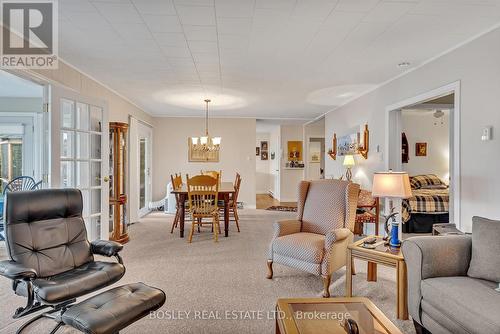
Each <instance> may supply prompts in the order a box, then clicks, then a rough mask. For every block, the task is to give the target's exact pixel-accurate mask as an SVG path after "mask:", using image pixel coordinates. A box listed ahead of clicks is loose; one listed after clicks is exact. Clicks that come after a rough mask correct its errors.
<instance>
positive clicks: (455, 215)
mask: <svg viewBox="0 0 500 334" xmlns="http://www.w3.org/2000/svg"><path fill="white" fill-rule="evenodd" d="M459 101H460V82H455V83H452V84H450V85H446V86H443V87H440V88H437V89H434V90H432V91H429V92H426V93H424V94H421V95H419V96H415V97H413V98H409V99H406V100H404V101H401V102H399V103H396V104H394V105H391V106H389V107H387V108H386V126H387V129H388V130H387V131H386V138H385V139H386V147H387V155H386V159H385V164H386V169H392V170H394V171H407V172H408V173H409V174H410V177H411V176H413V175H414V174H419V175H422V174H423V175H436V176H437V179H439V180H441V181H442V183H443V184H442V185H441V184H440V185H438V186H437V187H435V186H434V185H431V186H432V187H434V188H436V190H435V191H438V189H437V188H439V187H442V188H446V190H445V192H446V194H429V195H431V196H430V197H435V198H436V200H435V203H434V202H433V204H431V205H428V204H426V205H423V204H424V203H421V204H418V205H417V204H416V202H415V201H414V202H415V203H414V204H415V205H417V206H418V207H419V208H421V209H419V210H413V212H414V213H416V214H415V215H413V214H412V217H411V218H414V217H420V218H425V221H426V224H428V225H429V226H432V224H433V223H436V222H441V221H439V219H441V220H443V219H444V218H446V220H447V221H446V222H450V223H454V224H456V226H457V228H458V229H460V228H461V223H460V178H459V175H460V104H459ZM410 123H411V124H410ZM420 123H421V124H420ZM424 123H425V124H424ZM418 124H420V125H421V126H419V127H420V129H416V128H415V126H418ZM408 127H413V128H414V130H411V131H413V132H412V138H411V139H409V138H408V137H405V132H407V131H409V130H408ZM422 127H424V128H426V129H422ZM445 134H447V138H446V139H445V140H443V139H442V136H443V135H445ZM439 138H441V140H440V139H439ZM437 141H441V142H437ZM442 141H447V142H448V143H447V145H446V143H443V142H442ZM446 147H447V148H446ZM408 159H409V160H408ZM412 174H413V175H412ZM433 182H434V181H433ZM435 183H439V181H437V182H435ZM417 188H418V187H417ZM417 188H413V190H412V192H413V193H414V195H418V196H417V199H419V198H420V197H422V201H423V197H425V196H424V195H425V194H422V196H420V195H421V194H420V193H419V191H425V190H426V189H430V188H431V187H429V188H427V187H426V188H425V189H417ZM430 191H434V190H430ZM443 192H444V190H443ZM434 195H435V196H434ZM437 199H439V201H438V200H437ZM419 200H420V199H419ZM438 202H440V203H438ZM441 202H444V204H442V203H441ZM403 204H404V203H403ZM398 206H399V207H400V209H401V204H399V205H398ZM433 210H434V212H431V211H433ZM444 214H447V215H446V217H445V216H444ZM439 215H443V216H441V218H439ZM431 218H432V219H431ZM438 218H439V219H438ZM406 219H409V218H408V217H406ZM436 219H437V220H436ZM421 222H423V220H421Z"/></svg>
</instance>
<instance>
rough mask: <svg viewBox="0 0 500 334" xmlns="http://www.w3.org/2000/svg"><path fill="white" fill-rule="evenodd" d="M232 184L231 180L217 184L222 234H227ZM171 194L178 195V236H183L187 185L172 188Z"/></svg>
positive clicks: (233, 190)
mask: <svg viewBox="0 0 500 334" xmlns="http://www.w3.org/2000/svg"><path fill="white" fill-rule="evenodd" d="M235 191H236V190H235V188H234V184H233V183H232V182H221V183H220V185H219V196H218V200H219V201H224V236H225V237H227V236H229V200H230V199H231V196H232V195H234V193H235ZM172 194H177V195H179V202H180V203H179V207H180V211H181V212H180V219H179V233H180V237H181V238H184V216H185V214H186V201H187V200H188V190H187V185H186V184H182V185H181V186H180V187H179V188H177V189H174V190H173V191H172Z"/></svg>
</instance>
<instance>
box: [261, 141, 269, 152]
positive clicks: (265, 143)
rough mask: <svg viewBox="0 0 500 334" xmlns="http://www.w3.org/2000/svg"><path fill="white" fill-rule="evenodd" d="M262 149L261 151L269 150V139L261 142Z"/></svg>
mask: <svg viewBox="0 0 500 334" xmlns="http://www.w3.org/2000/svg"><path fill="white" fill-rule="evenodd" d="M260 150H261V151H267V150H268V144H267V140H266V141H261V142H260Z"/></svg>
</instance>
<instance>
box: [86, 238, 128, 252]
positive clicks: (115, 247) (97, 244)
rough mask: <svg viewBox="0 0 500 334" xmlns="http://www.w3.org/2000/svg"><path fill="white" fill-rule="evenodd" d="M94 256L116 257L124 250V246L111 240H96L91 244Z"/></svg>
mask: <svg viewBox="0 0 500 334" xmlns="http://www.w3.org/2000/svg"><path fill="white" fill-rule="evenodd" d="M90 249H91V251H92V253H93V254H97V255H104V256H115V255H117V254H118V252H120V251H121V250H122V249H123V245H122V244H120V243H119V242H116V241H111V240H94V241H92V242H91V243H90Z"/></svg>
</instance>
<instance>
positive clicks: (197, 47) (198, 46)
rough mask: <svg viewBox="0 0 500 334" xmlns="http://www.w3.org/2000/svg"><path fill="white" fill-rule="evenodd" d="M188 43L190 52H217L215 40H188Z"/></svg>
mask: <svg viewBox="0 0 500 334" xmlns="http://www.w3.org/2000/svg"><path fill="white" fill-rule="evenodd" d="M188 45H189V49H190V50H191V51H192V52H209V53H215V54H217V53H218V52H219V47H218V45H217V42H207V41H189V42H188Z"/></svg>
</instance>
